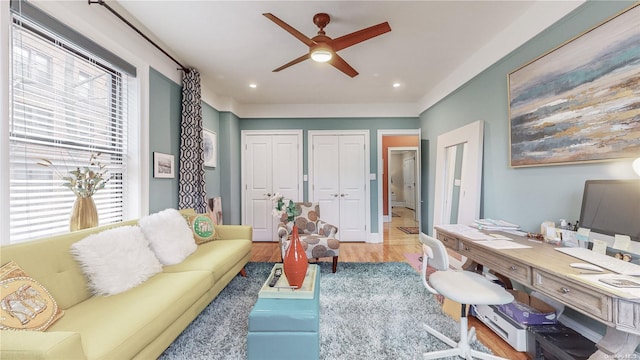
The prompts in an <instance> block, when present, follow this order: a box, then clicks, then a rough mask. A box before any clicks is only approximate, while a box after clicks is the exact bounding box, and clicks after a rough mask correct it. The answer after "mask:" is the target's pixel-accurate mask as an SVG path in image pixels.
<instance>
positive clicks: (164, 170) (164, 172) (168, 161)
mask: <svg viewBox="0 0 640 360" xmlns="http://www.w3.org/2000/svg"><path fill="white" fill-rule="evenodd" d="M175 168H176V167H175V163H174V158H173V155H170V154H163V153H159V152H154V153H153V177H155V178H160V179H173V178H174V177H176V173H175Z"/></svg>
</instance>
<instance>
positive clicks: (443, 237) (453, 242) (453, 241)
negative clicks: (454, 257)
mask: <svg viewBox="0 0 640 360" xmlns="http://www.w3.org/2000/svg"><path fill="white" fill-rule="evenodd" d="M438 240H440V241H442V243H443V244H444V246H445V247H448V248H449V249H453V250H458V239H457V238H455V237H453V236H449V235H447V234H441V233H439V232H438Z"/></svg>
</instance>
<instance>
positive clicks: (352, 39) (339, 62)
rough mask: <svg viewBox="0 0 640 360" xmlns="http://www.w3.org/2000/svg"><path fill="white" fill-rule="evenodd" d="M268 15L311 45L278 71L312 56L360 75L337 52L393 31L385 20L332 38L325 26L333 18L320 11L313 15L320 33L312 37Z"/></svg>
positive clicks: (316, 59) (351, 73) (268, 14)
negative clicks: (302, 53)
mask: <svg viewBox="0 0 640 360" xmlns="http://www.w3.org/2000/svg"><path fill="white" fill-rule="evenodd" d="M262 15H264V16H266V17H267V18H268V19H270V20H271V21H273V22H274V23H276V24H277V25H278V26H280V27H281V28H283V29H284V30H285V31H287V32H288V33H290V34H291V35H293V36H294V37H295V38H296V39H298V40H300V41H302V42H303V43H304V44H305V45H307V46H308V47H309V52H308V53H307V54H304V55H302V56H300V57H299V58H297V59H294V60H292V61H290V62H288V63H286V64H284V65H282V66H280V67H279V68H277V69H275V70H273V72H278V71H280V70H283V69H286V68H288V67H289V66H291V65H295V64H297V63H299V62H302V61H304V60H307V59H309V58H311V59H312V60H314V61H317V62H328V63H329V64H331V65H332V66H333V67H335V68H336V69H338V70H340V71H342V72H343V73H345V74H347V75H349V76H351V77H355V76H356V75H358V72H357V71H356V70H355V69H354V68H353V67H351V65H349V64H348V63H347V62H346V61H344V59H343V58H341V57H340V55H338V54H337V52H338V51H340V50H342V49H345V48H348V47H349V46H352V45H355V44H358V43H361V42H363V41H365V40H369V39H371V38H373V37H376V36H378V35H382V34H384V33H386V32H389V31H391V27H390V26H389V23H388V22H386V21H385V22H383V23H380V24H378V25H373V26H371V27H368V28H365V29H362V30H358V31H354V32H352V33H350V34H347V35H343V36H340V37H338V38H335V39H331V38H330V37H328V36H327V35H326V34H325V32H324V28H325V26H327V24H329V21H330V20H331V18H330V17H329V14H325V13H318V14H315V15H314V16H313V23H314V24H316V26H318V28H319V29H320V30H318V34H317V35H316V36H314V37H312V38H308V37H306V36H305V35H304V34H302V33H301V32H300V31H298V30H296V29H294V28H293V27H291V26H290V25H289V24H287V23H285V22H284V21H282V20H280V19H279V18H278V17H276V16H275V15H273V14H271V13H266V14H262Z"/></svg>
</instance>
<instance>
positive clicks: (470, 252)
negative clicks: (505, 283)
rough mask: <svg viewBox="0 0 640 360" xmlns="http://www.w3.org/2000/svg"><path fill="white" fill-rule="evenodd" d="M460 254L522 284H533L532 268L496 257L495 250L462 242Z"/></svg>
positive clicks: (515, 261)
mask: <svg viewBox="0 0 640 360" xmlns="http://www.w3.org/2000/svg"><path fill="white" fill-rule="evenodd" d="M458 252H459V253H460V255H463V256H466V257H468V258H469V259H471V260H473V261H475V262H477V263H479V264H482V265H484V266H486V267H488V268H490V269H491V270H493V271H495V272H497V273H499V274H501V275H504V276H506V277H508V278H510V279H513V280H516V281H517V282H519V283H521V284H525V285H528V284H531V267H530V266H529V265H526V264H525V263H522V262H519V261H517V260H513V259H510V258H506V257H496V254H495V250H493V251H492V250H488V249H485V248H483V247H481V246H479V245H476V244H474V243H462V242H461V243H460V246H459V247H458Z"/></svg>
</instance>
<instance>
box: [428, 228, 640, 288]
mask: <svg viewBox="0 0 640 360" xmlns="http://www.w3.org/2000/svg"><path fill="white" fill-rule="evenodd" d="M436 230H437V231H438V233H442V234H446V235H448V236H452V237H455V238H457V239H458V240H459V241H461V242H462V243H464V244H465V246H467V247H470V248H471V249H473V248H478V249H482V250H483V252H484V253H490V254H492V255H493V256H494V257H495V258H498V257H500V258H502V259H505V260H506V259H511V260H513V261H517V262H519V263H522V264H525V265H528V266H530V267H532V268H534V269H537V270H538V271H543V272H546V273H549V274H551V275H553V276H556V277H559V278H563V279H567V280H570V281H572V282H578V283H580V284H581V285H583V286H587V287H589V288H591V289H593V290H594V291H597V292H599V293H602V294H606V295H608V296H613V297H623V298H626V299H637V297H636V296H634V295H631V294H629V293H625V292H624V289H620V290H617V289H612V288H611V287H609V286H606V285H604V284H600V283H599V282H598V281H597V280H596V279H595V278H590V277H591V275H598V274H610V275H614V274H615V273H612V272H610V271H608V270H606V269H605V270H604V271H602V272H596V271H590V270H585V269H579V268H574V267H571V266H570V264H571V263H576V262H585V261H582V260H580V259H577V258H575V257H572V256H569V255H567V254H564V253H562V252H560V251H557V250H555V249H556V247H557V246H555V245H552V244H549V243H545V242H543V241H540V240H533V239H529V238H527V237H526V236H519V235H514V234H511V233H507V232H504V231H497V230H496V231H484V230H483V231H481V232H483V233H486V234H500V235H504V236H505V237H508V238H509V239H510V241H513V242H516V243H518V244H522V245H525V246H528V247H527V248H522V249H495V248H491V247H488V246H484V245H483V244H482V243H483V240H474V239H472V238H470V237H468V236H465V234H464V233H459V232H453V231H450V230H448V229H446V228H443V227H439V226H436ZM472 260H474V261H476V262H478V263H481V264H482V261H478V259H472ZM503 275H508V274H503ZM586 275H588V276H586ZM525 285H526V284H525ZM636 301H638V300H636Z"/></svg>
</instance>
